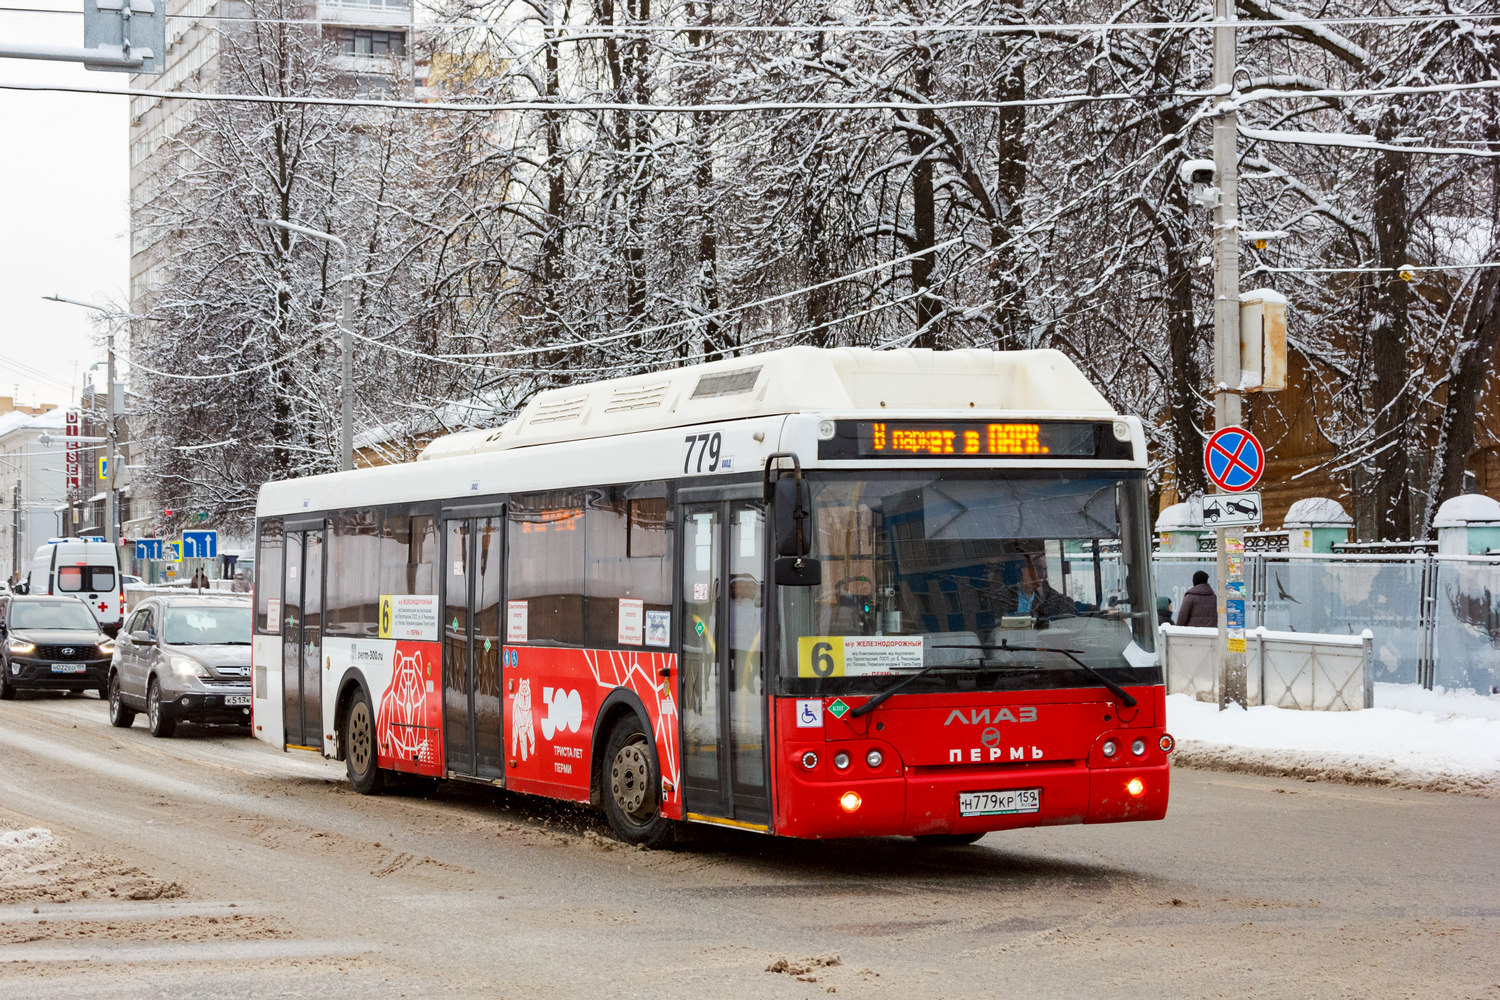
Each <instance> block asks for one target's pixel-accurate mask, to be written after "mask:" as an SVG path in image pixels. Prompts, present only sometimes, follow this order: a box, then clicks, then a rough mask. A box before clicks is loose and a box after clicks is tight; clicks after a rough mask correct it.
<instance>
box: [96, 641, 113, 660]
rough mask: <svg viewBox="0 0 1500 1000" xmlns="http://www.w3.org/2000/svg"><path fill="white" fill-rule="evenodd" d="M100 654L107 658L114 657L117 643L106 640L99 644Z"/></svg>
mask: <svg viewBox="0 0 1500 1000" xmlns="http://www.w3.org/2000/svg"><path fill="white" fill-rule="evenodd" d="M99 652H101V653H103V654H104V655H105V656H113V655H114V653H115V641H114V640H113V639H105V640H104V641H103V642H101V643H99Z"/></svg>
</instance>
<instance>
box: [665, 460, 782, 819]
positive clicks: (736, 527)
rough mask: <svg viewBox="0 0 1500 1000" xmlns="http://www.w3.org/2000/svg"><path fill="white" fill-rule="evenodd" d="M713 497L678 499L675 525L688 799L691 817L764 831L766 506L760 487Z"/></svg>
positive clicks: (767, 796) (766, 812)
mask: <svg viewBox="0 0 1500 1000" xmlns="http://www.w3.org/2000/svg"><path fill="white" fill-rule="evenodd" d="M702 492H703V491H688V490H684V491H682V492H681V494H680V496H681V497H682V498H683V499H686V498H687V496H686V495H688V494H691V493H699V494H700V495H701V493H702ZM719 495H723V496H725V497H726V498H725V499H722V500H715V501H712V502H702V503H699V502H685V503H683V505H682V517H681V519H680V521H679V523H680V524H681V525H682V544H681V547H680V548H679V549H678V551H679V552H681V553H682V600H683V610H684V614H682V615H681V616H679V617H680V618H681V619H682V626H681V627H682V668H681V683H682V690H681V692H680V695H679V699H680V700H679V704H680V705H681V706H682V708H681V713H682V726H683V737H682V759H683V782H682V784H683V796H684V805H685V807H686V810H687V812H688V814H689V815H690V817H691V818H700V817H701V818H707V819H727V820H734V821H735V822H737V823H740V824H746V825H750V826H755V827H761V828H764V826H765V825H766V824H768V823H769V822H770V784H769V780H768V777H767V775H768V774H769V757H768V747H767V743H768V741H767V736H766V734H767V722H766V713H767V702H766V691H767V686H766V678H765V671H766V656H765V648H766V643H765V637H766V636H767V635H769V632H768V631H767V627H766V572H765V566H766V538H765V535H766V531H765V504H764V503H763V502H762V500H761V499H760V497H759V495H758V492H757V493H754V494H751V496H754V499H750V498H749V496H745V495H743V494H741V496H740V497H734V498H732V499H731V498H730V497H733V494H726V493H722V492H720V493H719ZM693 499H694V500H696V499H697V498H696V497H694V498H693Z"/></svg>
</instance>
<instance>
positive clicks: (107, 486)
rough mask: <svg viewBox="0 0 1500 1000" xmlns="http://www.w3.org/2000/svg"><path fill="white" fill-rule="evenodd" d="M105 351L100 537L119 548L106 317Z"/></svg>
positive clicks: (111, 345) (111, 343)
mask: <svg viewBox="0 0 1500 1000" xmlns="http://www.w3.org/2000/svg"><path fill="white" fill-rule="evenodd" d="M104 344H105V348H104V349H105V351H106V352H108V355H109V357H108V360H107V363H106V365H105V382H106V383H107V385H106V399H105V402H104V406H105V413H106V414H107V416H106V417H105V421H106V422H105V425H104V436H105V437H106V438H108V439H109V446H108V448H107V449H106V451H105V465H104V537H105V538H107V539H109V544H110V546H111V547H113V548H116V549H118V548H119V545H120V531H119V528H118V527H117V526H116V524H115V522H116V520H117V518H116V516H115V514H116V508H115V470H116V469H118V468H119V466H120V454H119V446H120V440H119V437H120V436H119V427H118V420H119V416H120V415H119V413H118V412H117V411H116V409H115V319H114V317H113V316H111V317H110V318H109V335H108V337H106V338H105V341H104ZM115 554H116V555H119V553H118V552H116V553H115Z"/></svg>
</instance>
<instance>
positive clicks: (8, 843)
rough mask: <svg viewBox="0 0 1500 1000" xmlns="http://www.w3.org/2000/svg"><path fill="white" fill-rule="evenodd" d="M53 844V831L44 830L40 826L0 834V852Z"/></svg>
mask: <svg viewBox="0 0 1500 1000" xmlns="http://www.w3.org/2000/svg"><path fill="white" fill-rule="evenodd" d="M51 842H52V831H51V830H43V829H42V828H41V827H39V826H33V827H28V828H26V829H25V830H5V831H3V832H0V850H4V849H6V848H16V847H41V846H42V845H43V844H50V843H51Z"/></svg>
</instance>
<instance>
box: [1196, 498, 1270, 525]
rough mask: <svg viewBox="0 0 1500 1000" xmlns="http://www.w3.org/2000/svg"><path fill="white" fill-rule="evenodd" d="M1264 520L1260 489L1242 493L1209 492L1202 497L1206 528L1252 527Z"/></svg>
mask: <svg viewBox="0 0 1500 1000" xmlns="http://www.w3.org/2000/svg"><path fill="white" fill-rule="evenodd" d="M1263 520H1264V508H1263V507H1262V506H1261V503H1260V491H1259V490H1248V491H1246V492H1244V493H1211V494H1209V495H1208V496H1206V497H1204V498H1203V526H1204V527H1206V528H1253V527H1258V526H1259V525H1260V524H1261V522H1262V521H1263Z"/></svg>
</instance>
